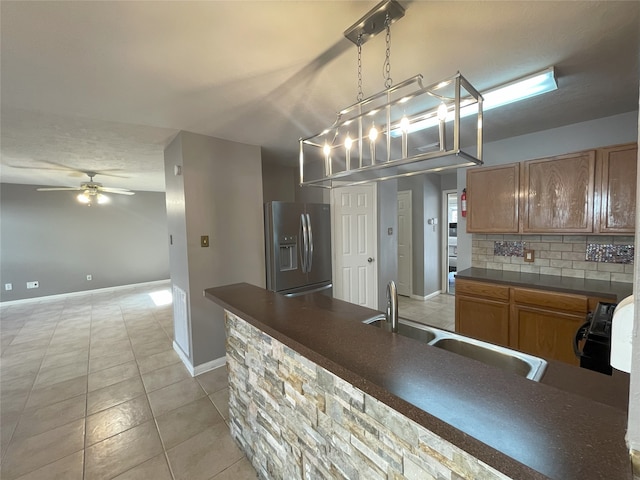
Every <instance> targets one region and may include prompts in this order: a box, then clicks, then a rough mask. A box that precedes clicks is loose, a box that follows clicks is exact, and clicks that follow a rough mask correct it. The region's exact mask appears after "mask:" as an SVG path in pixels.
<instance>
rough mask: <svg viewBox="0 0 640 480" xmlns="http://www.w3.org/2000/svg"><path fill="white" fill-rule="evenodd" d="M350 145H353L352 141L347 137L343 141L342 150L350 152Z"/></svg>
mask: <svg viewBox="0 0 640 480" xmlns="http://www.w3.org/2000/svg"><path fill="white" fill-rule="evenodd" d="M352 145H353V140H351V137H350V136H349V135H347V138H345V140H344V148H346V149H347V150H351V146H352Z"/></svg>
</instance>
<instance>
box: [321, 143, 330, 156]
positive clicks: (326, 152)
mask: <svg viewBox="0 0 640 480" xmlns="http://www.w3.org/2000/svg"><path fill="white" fill-rule="evenodd" d="M322 151H323V152H324V156H325V157H328V156H329V154H330V153H331V147H330V146H329V144H328V143H325V144H324V147H322Z"/></svg>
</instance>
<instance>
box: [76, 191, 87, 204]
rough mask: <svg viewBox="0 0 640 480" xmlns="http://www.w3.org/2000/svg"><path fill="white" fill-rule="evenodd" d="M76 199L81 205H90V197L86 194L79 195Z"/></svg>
mask: <svg viewBox="0 0 640 480" xmlns="http://www.w3.org/2000/svg"><path fill="white" fill-rule="evenodd" d="M76 198H77V199H78V201H79V202H80V203H89V195H87V194H86V193H79V194H78V196H77V197H76Z"/></svg>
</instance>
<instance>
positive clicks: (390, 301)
mask: <svg viewBox="0 0 640 480" xmlns="http://www.w3.org/2000/svg"><path fill="white" fill-rule="evenodd" d="M387 322H390V323H391V331H392V332H394V333H398V289H397V288H396V282H394V281H393V280H391V281H390V282H389V283H388V284H387Z"/></svg>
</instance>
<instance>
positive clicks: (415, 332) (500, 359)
mask: <svg viewBox="0 0 640 480" xmlns="http://www.w3.org/2000/svg"><path fill="white" fill-rule="evenodd" d="M363 323H367V324H369V325H373V326H376V327H378V328H381V329H383V330H385V331H388V332H391V325H390V323H389V322H387V321H386V320H384V319H382V318H381V317H380V316H378V317H374V318H372V319H369V320H365V321H364V322H363ZM398 334H399V335H402V336H404V337H409V338H413V339H415V340H418V341H420V342H423V343H426V344H427V345H431V346H433V347H436V348H440V349H442V350H446V351H448V352H452V353H455V354H457V355H461V356H463V357H467V358H470V359H472V360H476V361H478V362H482V363H484V364H485V365H490V366H492V367H496V368H499V369H501V370H505V371H507V372H511V373H515V374H516V375H520V376H523V377H526V378H528V379H529V380H533V381H536V382H538V381H540V379H541V378H542V376H543V375H544V372H545V370H546V368H547V362H546V361H545V360H543V359H542V358H539V357H534V356H533V355H529V354H527V353H523V352H519V351H517V350H512V349H510V348H506V347H501V346H498V345H494V344H492V343H488V342H483V341H481V340H476V339H474V338H469V337H465V336H463V335H459V334H457V333H454V332H450V331H448V330H441V329H439V328H435V327H431V326H428V325H423V324H421V323H417V322H412V321H411V320H407V319H404V318H401V319H400V321H399V323H398Z"/></svg>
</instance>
